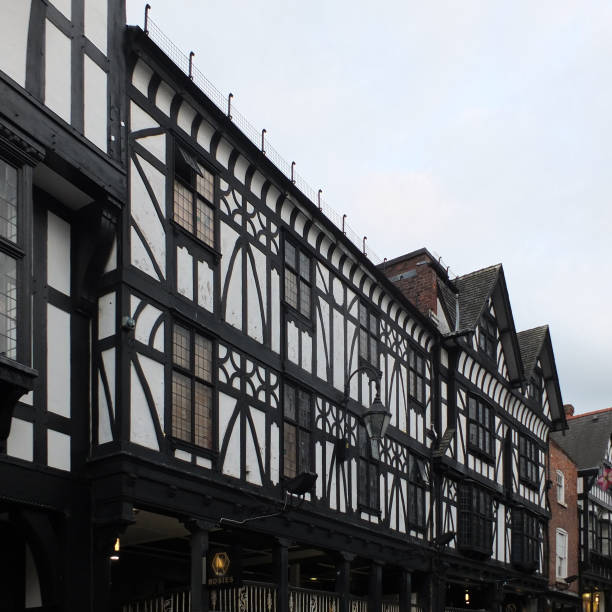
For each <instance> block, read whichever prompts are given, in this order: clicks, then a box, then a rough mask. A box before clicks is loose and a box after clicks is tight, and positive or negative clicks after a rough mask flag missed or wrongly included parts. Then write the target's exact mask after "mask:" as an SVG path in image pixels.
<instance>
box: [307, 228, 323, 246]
mask: <svg viewBox="0 0 612 612" xmlns="http://www.w3.org/2000/svg"><path fill="white" fill-rule="evenodd" d="M320 233H321V228H320V227H317V226H316V225H314V224H313V225H311V226H310V229H309V230H308V236H306V240H308V244H309V245H310V246H311V247H312V248H313V249H315V248H316V247H317V239H318V238H319V234H320Z"/></svg>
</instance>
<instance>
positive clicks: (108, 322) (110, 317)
mask: <svg viewBox="0 0 612 612" xmlns="http://www.w3.org/2000/svg"><path fill="white" fill-rule="evenodd" d="M115 302H116V295H115V292H114V291H113V292H112V293H107V294H106V295H103V296H102V297H101V298H99V299H98V340H102V339H103V338H108V337H109V336H114V335H115Z"/></svg>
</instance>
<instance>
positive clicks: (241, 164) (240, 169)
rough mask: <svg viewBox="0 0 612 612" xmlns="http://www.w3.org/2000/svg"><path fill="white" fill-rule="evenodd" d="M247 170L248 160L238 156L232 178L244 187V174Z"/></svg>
mask: <svg viewBox="0 0 612 612" xmlns="http://www.w3.org/2000/svg"><path fill="white" fill-rule="evenodd" d="M248 169H249V162H248V160H247V159H246V158H245V157H244V156H242V155H239V156H238V159H237V160H236V163H235V164H234V176H235V177H236V178H237V179H238V180H239V181H240V182H241V183H242V184H243V185H244V181H245V179H246V172H247V170H248Z"/></svg>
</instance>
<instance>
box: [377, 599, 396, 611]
mask: <svg viewBox="0 0 612 612" xmlns="http://www.w3.org/2000/svg"><path fill="white" fill-rule="evenodd" d="M381 608H382V609H381V612H400V605H399V602H397V601H383V602H382V607H381Z"/></svg>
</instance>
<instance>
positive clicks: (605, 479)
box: [597, 468, 612, 491]
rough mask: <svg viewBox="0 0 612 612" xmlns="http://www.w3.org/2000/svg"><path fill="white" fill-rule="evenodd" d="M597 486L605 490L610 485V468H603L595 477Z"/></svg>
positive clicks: (611, 473)
mask: <svg viewBox="0 0 612 612" xmlns="http://www.w3.org/2000/svg"><path fill="white" fill-rule="evenodd" d="M597 486H598V487H599V488H600V489H602V490H603V491H607V490H608V489H609V488H610V487H611V486H612V468H604V469H603V472H602V473H601V475H600V476H599V477H598V478H597Z"/></svg>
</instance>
